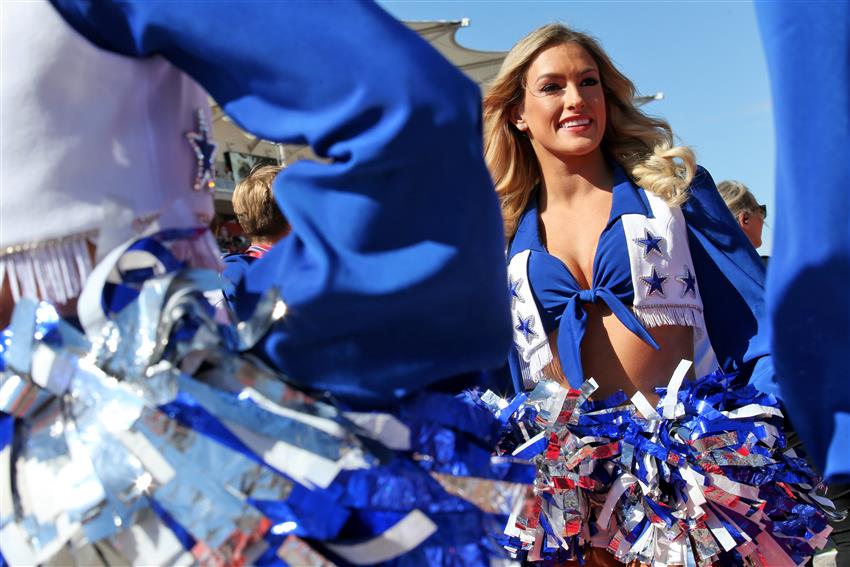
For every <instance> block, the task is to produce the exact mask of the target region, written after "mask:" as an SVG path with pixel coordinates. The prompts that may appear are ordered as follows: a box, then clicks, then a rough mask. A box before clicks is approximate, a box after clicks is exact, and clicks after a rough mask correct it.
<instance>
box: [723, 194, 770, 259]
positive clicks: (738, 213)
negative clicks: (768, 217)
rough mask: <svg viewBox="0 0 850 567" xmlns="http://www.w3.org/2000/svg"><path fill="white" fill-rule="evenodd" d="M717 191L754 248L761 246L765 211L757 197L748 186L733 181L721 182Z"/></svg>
mask: <svg viewBox="0 0 850 567" xmlns="http://www.w3.org/2000/svg"><path fill="white" fill-rule="evenodd" d="M717 190H718V191H719V192H720V196H721V197H723V201H725V202H726V206H727V207H729V210H730V211H732V216H734V217H735V220H737V221H738V225H740V227H741V230H743V231H744V234H746V235H747V238H749V239H750V242H751V243H752V244H753V246H754V247H755V248H758V247H759V246H761V233H762V229H763V228H764V218H765V209H764V208H763V206H762V205H760V204H759V202H758V200H757V199H756V198H755V195H753V194H752V193H751V192H750V190H749V189H748V188H747V186H746V185H744V184H743V183H741V182H740V181H733V180H728V181H721V182H720V183H718V184H717Z"/></svg>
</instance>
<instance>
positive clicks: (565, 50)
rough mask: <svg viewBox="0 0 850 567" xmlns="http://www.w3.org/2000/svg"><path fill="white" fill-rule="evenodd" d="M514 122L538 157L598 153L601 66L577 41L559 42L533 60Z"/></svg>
mask: <svg viewBox="0 0 850 567" xmlns="http://www.w3.org/2000/svg"><path fill="white" fill-rule="evenodd" d="M512 118H513V122H514V125H515V126H516V127H517V129H519V130H520V131H521V132H524V133H526V134H527V135H528V138H529V140H531V145H532V147H533V148H534V152H535V154H536V155H537V158H538V160H540V161H544V160H547V159H549V157H550V156H551V157H555V158H557V159H559V160H562V161H570V160H574V159H576V158H578V159H581V158H582V157H584V156H589V155H592V154H594V152H598V151H600V148H599V145H600V143H601V142H602V136H603V135H604V134H605V124H606V112H605V93H604V92H603V90H602V83H601V81H600V77H599V67H598V65H597V64H596V61H594V59H593V57H591V56H590V54H589V53H588V52H587V51H586V50H585V49H584V48H583V47H581V46H580V45H578V44H576V43H565V44H561V45H555V46H553V47H550V48H548V49H545V50H544V51H542V52H540V54H539V55H538V56H537V57H536V58H535V59H534V61H532V63H531V65H530V66H529V68H528V71H527V73H526V76H525V94H524V96H523V100H522V102H521V103H520V104H519V105H518V106H517V107H516V108H515V109H514V111H513V116H512Z"/></svg>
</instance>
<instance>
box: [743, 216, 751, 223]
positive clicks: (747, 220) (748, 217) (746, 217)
mask: <svg viewBox="0 0 850 567" xmlns="http://www.w3.org/2000/svg"><path fill="white" fill-rule="evenodd" d="M744 224H750V215H746V214H745V215H744Z"/></svg>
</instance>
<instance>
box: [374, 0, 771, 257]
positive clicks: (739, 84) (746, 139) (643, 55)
mask: <svg viewBox="0 0 850 567" xmlns="http://www.w3.org/2000/svg"><path fill="white" fill-rule="evenodd" d="M380 3H381V5H382V6H383V7H384V8H385V9H387V10H388V11H389V12H390V13H391V14H393V15H394V16H395V17H397V18H399V19H402V20H456V19H461V18H469V19H470V26H469V27H467V28H463V29H461V30H460V31H459V32H458V35H457V38H458V41H459V42H460V43H461V45H464V46H466V47H469V48H471V49H481V50H487V51H504V50H508V49H510V48H511V46H512V45H513V44H514V43H515V42H516V41H517V40H519V39H520V38H521V37H522V36H523V35H525V34H526V33H528V32H530V31H531V30H533V29H534V28H536V27H538V26H541V25H543V24H546V23H549V22H553V21H558V22H562V23H565V24H567V25H569V26H572V27H574V28H576V29H579V30H582V31H585V32H589V33H590V34H592V35H594V36H595V37H597V38H598V39H599V40H600V41H601V42H602V45H603V46H604V47H605V49H606V51H607V52H608V54H609V55H610V56H611V57H612V58H613V59H614V61H615V62H616V63H617V65H618V66H619V68H620V70H621V71H623V72H624V73H625V74H626V76H628V77H629V78H630V79H631V80H632V81H633V82H634V83H635V85H636V86H637V88H638V90H639V91H640V92H641V93H643V94H651V93H655V92H657V91H662V92H663V93H664V96H665V98H664V100H661V101H656V102H652V103H650V104H649V105H647V106H646V107H644V109H645V110H646V111H648V112H650V113H652V114H656V115H659V116H662V117H664V118H665V119H667V120H668V121H669V122H670V124H671V126H672V127H673V132H674V133H675V134H676V135H677V137H678V138H679V139H680V141H681V142H682V143H685V144H688V145H690V146H692V147H693V148H694V150H695V151H696V152H697V158H698V161H699V163H700V164H701V165H703V166H704V167H705V168H706V169H708V170H709V171H710V172H711V174H712V176H713V177H714V180H715V181H716V182H720V181H721V180H723V179H738V180H739V181H742V182H744V183H745V184H746V185H747V186H749V188H750V190H752V191H753V193H754V194H755V195H756V197H757V198H758V199H759V201H760V202H762V203H766V204H767V207H768V223H767V225H766V226H765V233H764V245H763V246H762V247H761V249H760V252H761V253H769V252H770V249H771V243H772V238H771V227H770V221H771V217H770V213H771V212H773V209H774V207H773V194H774V163H775V159H774V141H773V122H772V116H771V102H770V87H769V84H768V77H767V68H766V65H765V61H764V55H763V53H762V48H761V43H760V37H759V33H758V26H757V24H756V18H755V10H754V8H753V5H752V3H751V2H729V1H726V2H723V1H714V2H670V1H666V2H662V1H657V2H641V1H631V2H623V1H595V2H566V1H557V2H556V1H550V2H533V1H523V2H519V1H493V0H487V1H468V0H454V1H437V0H429V1H414V0H384V1H381V2H380Z"/></svg>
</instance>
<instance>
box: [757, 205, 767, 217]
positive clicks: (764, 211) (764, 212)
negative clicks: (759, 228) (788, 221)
mask: <svg viewBox="0 0 850 567" xmlns="http://www.w3.org/2000/svg"><path fill="white" fill-rule="evenodd" d="M758 210H759V211H760V212H761V218H762V220H765V219H767V205H759V206H758Z"/></svg>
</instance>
